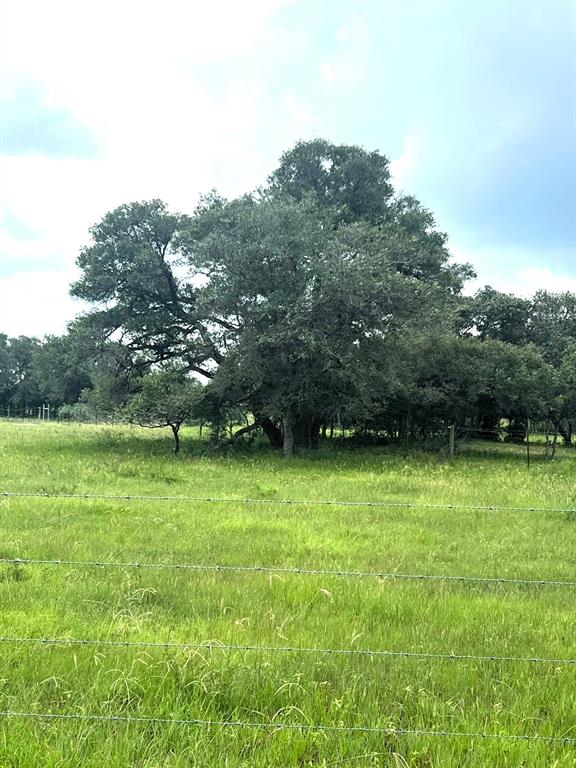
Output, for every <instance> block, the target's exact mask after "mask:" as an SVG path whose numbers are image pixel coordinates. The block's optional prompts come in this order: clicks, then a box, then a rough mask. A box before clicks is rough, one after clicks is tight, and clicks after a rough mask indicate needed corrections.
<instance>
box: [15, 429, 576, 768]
mask: <svg viewBox="0 0 576 768" xmlns="http://www.w3.org/2000/svg"><path fill="white" fill-rule="evenodd" d="M191 438H192V435H191V434H190V433H188V434H185V435H184V441H185V442H184V445H183V453H182V454H181V455H180V456H179V457H176V456H174V455H173V454H171V452H170V451H171V443H170V438H169V436H168V435H163V434H161V433H158V432H152V431H146V430H140V429H136V428H128V427H101V426H72V425H46V424H35V423H31V424H17V423H2V424H0V491H40V492H51V493H91V494H100V493H101V494H157V495H174V496H177V495H186V494H187V495H198V496H212V497H223V498H240V497H252V498H258V499H263V500H265V503H262V504H258V505H245V504H241V503H223V502H180V501H156V502H150V501H148V502H147V501H125V500H124V501H123V500H103V499H99V500H97V499H90V500H85V499H84V500H83V499H50V498H3V499H0V531H1V535H0V557H2V558H38V559H68V560H97V561H122V562H129V561H130V562H132V561H138V562H166V563H170V562H172V563H177V562H182V563H204V564H234V565H242V564H243V565H265V566H287V567H291V566H294V567H302V568H304V567H309V568H315V569H336V570H338V569H340V570H343V569H345V570H365V571H373V570H376V571H387V572H392V571H394V572H403V573H419V574H451V575H470V576H488V577H493V576H496V577H508V578H516V577H517V578H526V579H553V580H574V578H575V576H576V515H574V514H573V513H572V514H571V513H566V512H527V511H524V512H519V511H518V512H513V511H505V512H486V511H477V510H462V509H453V510H451V509H449V508H447V507H445V508H440V509H427V508H425V507H420V508H418V507H417V508H412V507H410V508H406V507H394V508H378V507H358V506H334V507H330V506H321V505H318V504H315V503H314V501H315V500H322V499H339V500H344V501H359V500H373V501H379V500H390V501H403V502H411V503H415V502H417V503H419V504H441V505H443V504H446V505H448V504H472V505H485V504H487V505H505V506H516V507H559V508H562V509H569V508H574V507H575V506H576V455H574V454H573V453H572V454H571V453H570V452H569V451H566V450H564V451H562V450H560V451H559V455H558V457H557V459H556V460H555V461H553V462H550V461H545V460H543V458H542V455H541V453H542V452H541V451H537V450H535V451H534V457H533V463H532V466H531V467H530V469H528V468H527V467H526V463H525V458H524V455H523V453H522V451H521V449H519V448H508V447H505V446H498V447H497V449H490V450H486V449H484V450H482V449H478V450H475V449H474V447H468V448H467V452H466V453H465V454H462V455H460V456H458V457H457V458H456V459H455V461H454V462H452V463H448V462H446V461H445V460H444V459H442V458H440V457H439V456H438V455H435V454H432V453H428V454H425V453H415V452H413V453H409V452H400V451H397V450H392V449H370V450H369V449H357V450H350V449H347V448H345V449H343V450H342V451H340V452H336V451H331V450H328V449H324V450H320V451H319V452H318V453H316V454H314V455H312V454H300V455H298V456H297V457H296V458H295V459H294V460H293V461H291V462H285V461H283V460H282V459H281V458H280V457H278V456H275V455H271V454H270V453H269V452H268V451H267V450H265V449H258V448H255V449H253V450H252V451H250V452H249V453H245V454H238V455H231V456H222V455H219V454H214V453H210V452H207V451H206V447H207V446H206V444H202V443H201V442H200V441H199V440H197V439H196V440H192V439H191ZM277 499H305V500H307V501H308V503H307V504H304V505H293V506H290V505H279V504H274V503H273V502H274V500H277ZM0 635H2V636H3V637H10V638H14V637H20V638H42V637H44V638H78V639H107V640H122V641H126V640H129V641H153V642H164V641H170V642H182V643H203V642H209V641H212V642H220V643H225V644H240V645H250V646H274V647H279V646H283V647H284V646H290V647H294V648H298V647H308V648H310V647H316V648H337V649H338V648H342V649H379V650H399V651H415V652H419V651H424V652H431V653H436V652H437V653H459V654H473V655H498V656H503V655H505V656H522V657H534V656H536V657H555V658H576V590H575V589H574V588H572V587H562V586H549V585H542V586H535V585H514V584H482V583H476V584H475V583H470V582H446V581H402V580H392V579H377V578H343V577H338V576H328V575H303V574H300V575H299V574H265V573H258V572H253V571H246V572H233V571H229V572H214V571H205V572H204V571H182V570H175V569H137V568H129V567H125V568H124V567H122V568H97V567H90V566H80V565H77V566H70V565H66V566H65V565H59V566H55V565H33V564H26V565H17V566H14V565H10V564H0ZM575 691H576V665H563V664H557V663H544V664H535V663H525V662H509V661H508V662H505V661H481V660H465V661H455V660H445V659H418V658H412V657H406V658H404V657H374V656H361V655H336V654H321V653H306V652H303V651H292V652H275V651H271V650H218V649H215V648H212V649H206V648H204V649H174V648H167V649H166V648H164V649H162V648H151V647H140V648H139V647H115V646H105V645H100V646H92V645H90V646H81V645H65V644H57V645H42V644H39V643H23V642H20V643H18V642H1V643H0V709H1V710H3V711H7V710H9V711H19V712H37V713H62V714H71V713H74V714H78V713H81V714H82V713H83V714H87V715H120V716H125V717H142V718H166V719H170V720H173V719H200V720H215V721H222V720H235V721H247V722H250V723H266V724H272V723H303V724H308V725H318V724H320V725H336V726H342V727H348V726H351V727H356V726H367V727H373V728H384V729H386V728H391V729H393V728H399V729H410V730H426V731H456V732H481V733H490V734H508V735H523V734H529V735H534V734H540V735H544V736H562V737H576V693H575ZM0 729H1V734H2V735H1V738H0V765H1V766H2V767H3V768H4V766H6V767H8V766H9V767H10V768H16V766H17V767H18V768H33V767H34V768H36V767H37V766H43V767H44V766H50V767H51V768H55V767H56V766H58V768H61V767H62V768H63V767H64V766H66V768H87V767H88V766H91V767H92V766H98V768H102V766H114V767H115V768H120V766H123V767H124V766H138V767H139V768H160V766H162V768H168V767H170V768H175V767H176V766H178V767H179V768H183V767H184V766H203V767H204V766H206V767H207V766H226V767H228V768H240V766H243V767H245V768H248V767H249V766H299V767H302V766H325V767H327V766H339V767H341V766H344V767H345V768H348V767H350V768H359V767H360V766H373V767H376V766H392V767H394V768H406V766H410V768H416V767H418V768H424V767H426V768H429V767H432V766H433V767H434V768H467V767H469V768H472V767H474V768H479V767H480V766H482V767H483V768H484V767H485V766H525V767H526V768H551V767H552V766H562V767H565V768H568V767H570V768H573V766H574V765H576V745H574V744H572V745H570V744H561V743H548V742H524V741H512V740H504V739H502V740H497V739H496V740H489V739H480V738H465V737H450V736H440V735H427V736H418V735H397V734H393V733H362V732H337V731H334V732H332V731H322V730H315V729H312V730H309V731H300V730H282V729H278V730H276V729H265V728H251V727H244V728H232V727H226V728H222V727H216V726H212V727H209V726H205V725H175V724H166V723H151V722H109V721H92V720H62V721H56V720H43V719H41V718H38V719H31V718H20V717H4V718H2V719H1V720H0Z"/></svg>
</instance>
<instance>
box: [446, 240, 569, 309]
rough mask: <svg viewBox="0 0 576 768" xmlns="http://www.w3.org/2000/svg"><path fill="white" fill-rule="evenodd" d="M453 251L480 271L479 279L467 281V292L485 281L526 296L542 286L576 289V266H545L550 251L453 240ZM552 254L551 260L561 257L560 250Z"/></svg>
mask: <svg viewBox="0 0 576 768" xmlns="http://www.w3.org/2000/svg"><path fill="white" fill-rule="evenodd" d="M450 251H451V253H452V255H453V256H454V258H455V259H456V260H457V261H459V262H469V263H470V264H472V266H473V267H474V268H475V270H476V272H477V273H478V277H477V279H476V280H472V281H470V283H468V284H467V286H466V289H465V293H467V294H473V293H475V292H476V291H477V290H478V289H479V288H482V287H483V286H485V285H490V286H492V288H495V289H496V290H498V291H502V292H504V293H513V294H515V295H516V296H524V297H526V298H528V297H530V296H533V295H534V293H536V291H539V290H545V291H551V292H553V293H557V292H561V291H573V292H576V270H574V271H573V272H572V273H567V272H559V271H553V270H552V269H550V268H549V267H543V266H541V263H542V261H543V260H544V258H543V257H545V256H546V254H542V253H539V254H538V257H537V258H536V257H535V256H534V255H533V254H532V253H531V252H530V251H527V250H526V251H523V250H519V249H517V248H478V249H465V248H461V247H459V246H458V245H455V244H454V243H451V244H450ZM549 256H550V258H549V261H550V262H555V263H558V261H560V259H559V258H558V254H554V253H552V254H549ZM537 262H540V263H539V264H538V263H537Z"/></svg>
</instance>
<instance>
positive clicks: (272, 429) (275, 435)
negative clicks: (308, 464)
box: [254, 414, 283, 450]
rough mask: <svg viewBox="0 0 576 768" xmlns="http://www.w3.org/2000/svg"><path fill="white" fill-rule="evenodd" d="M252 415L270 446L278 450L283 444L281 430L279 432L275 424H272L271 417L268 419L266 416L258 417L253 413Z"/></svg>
mask: <svg viewBox="0 0 576 768" xmlns="http://www.w3.org/2000/svg"><path fill="white" fill-rule="evenodd" d="M254 416H255V418H256V420H257V421H258V423H259V424H260V426H261V427H262V429H263V430H264V434H265V435H266V437H267V438H268V440H269V441H270V447H271V448H274V449H276V450H280V449H281V448H282V446H283V441H282V432H280V430H279V429H278V427H277V426H276V424H274V422H273V421H272V419H269V418H268V416H264V417H263V418H258V417H257V416H256V414H254Z"/></svg>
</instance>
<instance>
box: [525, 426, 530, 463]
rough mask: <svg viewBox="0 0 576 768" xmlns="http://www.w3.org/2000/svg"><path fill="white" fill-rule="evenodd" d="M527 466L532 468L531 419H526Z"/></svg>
mask: <svg viewBox="0 0 576 768" xmlns="http://www.w3.org/2000/svg"><path fill="white" fill-rule="evenodd" d="M526 464H527V465H528V468H530V419H526Z"/></svg>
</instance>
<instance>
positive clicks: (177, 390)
mask: <svg viewBox="0 0 576 768" xmlns="http://www.w3.org/2000/svg"><path fill="white" fill-rule="evenodd" d="M201 397H202V385H201V384H200V382H199V381H196V380H195V379H191V378H189V377H188V376H186V374H185V373H183V372H182V371H179V370H177V369H175V368H166V369H164V370H158V371H153V372H152V373H150V374H149V375H148V376H145V377H144V379H143V380H142V390H141V391H140V392H139V393H138V394H137V395H136V396H135V397H134V398H133V399H132V401H131V403H130V404H129V406H128V407H127V411H126V412H127V416H128V418H129V420H130V421H131V422H133V423H136V424H139V425H140V426H141V427H150V428H157V427H170V429H171V430H172V434H173V435H174V443H175V446H174V453H179V452H180V427H181V426H182V424H183V423H184V422H185V421H186V420H187V419H189V418H191V417H192V416H193V415H194V411H195V408H196V406H197V404H198V403H199V401H200V398H201Z"/></svg>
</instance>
